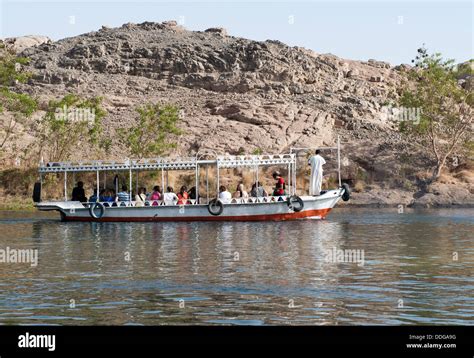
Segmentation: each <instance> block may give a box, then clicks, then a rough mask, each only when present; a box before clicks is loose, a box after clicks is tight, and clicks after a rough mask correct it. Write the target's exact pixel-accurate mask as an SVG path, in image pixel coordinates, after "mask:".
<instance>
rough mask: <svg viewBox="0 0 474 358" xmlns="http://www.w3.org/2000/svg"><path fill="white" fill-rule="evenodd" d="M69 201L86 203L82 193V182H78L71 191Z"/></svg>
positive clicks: (84, 193)
mask: <svg viewBox="0 0 474 358" xmlns="http://www.w3.org/2000/svg"><path fill="white" fill-rule="evenodd" d="M71 200H72V201H80V202H81V203H85V202H87V198H86V192H85V191H84V183H83V182H82V181H78V182H77V186H76V187H75V188H74V189H72V195H71Z"/></svg>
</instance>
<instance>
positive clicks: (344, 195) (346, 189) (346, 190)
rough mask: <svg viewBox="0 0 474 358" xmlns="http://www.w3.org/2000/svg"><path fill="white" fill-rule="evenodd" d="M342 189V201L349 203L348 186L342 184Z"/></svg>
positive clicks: (349, 193)
mask: <svg viewBox="0 0 474 358" xmlns="http://www.w3.org/2000/svg"><path fill="white" fill-rule="evenodd" d="M342 189H344V193H342V200H343V201H349V199H350V198H351V189H350V188H349V185H348V184H347V183H343V184H342Z"/></svg>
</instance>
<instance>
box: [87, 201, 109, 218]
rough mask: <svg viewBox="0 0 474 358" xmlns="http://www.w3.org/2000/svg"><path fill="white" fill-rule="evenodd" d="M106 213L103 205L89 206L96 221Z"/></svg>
mask: <svg viewBox="0 0 474 358" xmlns="http://www.w3.org/2000/svg"><path fill="white" fill-rule="evenodd" d="M97 209H98V210H99V212H97V211H96V210H97ZM104 213H105V206H104V204H102V203H92V204H91V205H90V206H89V214H90V215H91V216H92V217H93V218H94V219H100V218H101V217H102V216H104Z"/></svg>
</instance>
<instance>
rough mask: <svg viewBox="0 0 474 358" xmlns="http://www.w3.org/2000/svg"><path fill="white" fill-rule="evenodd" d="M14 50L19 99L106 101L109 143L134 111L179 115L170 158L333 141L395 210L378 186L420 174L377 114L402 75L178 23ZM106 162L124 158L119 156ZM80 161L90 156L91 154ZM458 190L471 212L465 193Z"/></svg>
mask: <svg viewBox="0 0 474 358" xmlns="http://www.w3.org/2000/svg"><path fill="white" fill-rule="evenodd" d="M14 42H15V41H10V43H13V44H14ZM40 42H41V41H40ZM20 50H22V51H21V55H22V56H26V57H29V58H30V59H31V62H30V65H29V66H30V68H29V70H30V71H31V72H33V74H34V76H33V78H32V79H31V80H30V81H29V83H27V84H22V85H19V87H20V90H22V91H26V92H28V93H30V94H32V95H34V96H36V97H37V98H39V99H40V102H41V101H43V102H46V101H48V100H49V99H51V98H58V97H59V96H62V95H64V94H67V93H70V92H73V93H77V94H80V95H83V96H102V97H104V105H105V108H106V110H107V111H108V115H107V117H106V118H105V123H106V125H107V131H108V134H109V135H110V136H111V138H115V137H116V135H117V134H116V132H115V130H116V128H119V127H123V125H124V124H126V123H127V122H129V121H130V120H132V119H133V118H134V117H135V111H134V108H135V107H136V106H137V105H141V104H144V103H146V102H150V101H157V102H173V103H176V104H177V105H178V106H179V107H180V108H182V123H181V127H182V129H183V130H184V132H185V134H184V135H183V137H182V139H181V140H180V141H179V148H178V151H177V152H176V153H175V154H178V153H182V154H184V153H194V152H196V151H197V150H199V149H201V148H212V149H214V150H216V151H217V152H228V153H240V152H246V153H252V152H253V151H254V150H256V149H258V150H262V151H263V152H268V153H271V152H273V153H274V152H285V151H288V150H289V148H290V147H295V146H296V147H317V146H321V145H334V144H335V141H336V138H337V136H338V135H339V136H341V139H342V142H343V143H344V148H343V149H344V156H345V157H347V159H346V161H345V163H346V166H345V176H346V177H347V178H349V179H352V180H354V181H355V180H358V179H360V180H366V179H367V178H370V182H371V183H372V184H373V185H375V186H376V188H380V187H381V188H382V189H380V190H381V191H380V194H378V199H374V200H375V201H377V200H379V201H387V200H388V202H391V201H390V200H389V199H387V198H386V197H385V194H384V192H385V191H384V190H383V187H384V185H388V186H392V187H396V186H398V187H403V185H405V184H404V183H405V182H406V180H407V178H408V177H409V176H411V179H410V180H411V182H414V175H415V173H416V168H417V163H412V164H411V166H410V165H407V164H406V160H402V159H401V158H400V153H401V152H402V151H403V149H405V148H406V147H407V146H409V145H410V144H409V143H408V142H406V141H405V140H404V139H403V138H401V137H400V134H399V133H398V132H397V130H396V128H397V126H398V124H397V123H396V122H391V121H389V120H387V118H386V116H384V111H383V109H384V106H386V105H387V104H388V103H390V102H391V101H393V100H394V99H396V97H397V93H396V90H395V88H396V85H397V83H398V82H399V81H400V80H401V75H400V68H401V67H403V65H402V66H397V67H392V66H391V65H390V64H388V63H385V62H380V61H375V60H369V61H367V62H359V61H351V60H345V59H341V58H338V57H336V56H334V55H331V54H318V53H315V52H313V51H311V50H308V49H304V48H300V47H289V46H287V45H285V44H283V43H281V42H279V41H275V40H267V41H264V42H258V41H252V40H248V39H243V38H238V37H233V36H230V35H229V34H227V32H226V31H225V30H224V29H221V28H210V29H207V30H205V31H188V30H186V29H185V28H183V27H181V26H178V25H177V24H176V22H174V21H169V22H164V23H150V22H145V23H142V24H125V25H123V26H122V27H119V28H107V27H103V28H102V29H100V30H98V31H94V32H90V33H86V34H83V35H80V36H76V37H72V38H66V39H63V40H60V41H57V42H51V41H47V40H45V41H42V43H40V44H39V45H37V46H31V47H29V46H27V47H26V48H21V49H20ZM113 154H114V155H115V156H117V157H120V156H122V155H123V151H122V148H120V146H119V145H118V144H116V145H115V147H114V150H113ZM77 155H78V157H80V156H84V155H88V153H87V148H80V149H79V150H78V152H77ZM418 160H419V161H426V160H427V159H426V158H425V157H424V156H423V155H421V156H419V158H418ZM383 182H384V184H382V183H383ZM368 188H369V189H370V186H369V187H368ZM403 190H405V191H406V193H403V194H400V195H398V196H397V197H395V198H393V202H394V203H397V202H400V201H403V203H408V202H412V201H413V192H414V191H416V188H413V187H409V188H405V189H403ZM466 190H467V191H466V192H465V193H464V194H465V195H466V196H467V197H469V198H470V199H469V200H471V201H473V200H472V190H473V189H472V184H470V186H469V187H468V189H466ZM470 190H471V192H470ZM362 191H364V190H362ZM363 200H368V201H370V200H372V199H363ZM363 200H362V201H363ZM456 200H458V201H461V202H462V201H463V200H465V196H461V199H459V198H458V199H456ZM466 200H467V199H466Z"/></svg>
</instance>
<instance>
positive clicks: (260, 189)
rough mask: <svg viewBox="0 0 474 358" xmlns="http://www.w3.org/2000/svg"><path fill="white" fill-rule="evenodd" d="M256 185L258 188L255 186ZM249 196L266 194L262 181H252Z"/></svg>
mask: <svg viewBox="0 0 474 358" xmlns="http://www.w3.org/2000/svg"><path fill="white" fill-rule="evenodd" d="M257 186H258V188H257ZM250 196H251V197H253V198H256V197H259V198H261V197H264V196H268V193H267V191H266V190H265V189H264V188H263V186H262V183H260V182H258V183H254V184H253V185H252V190H251V191H250Z"/></svg>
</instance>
